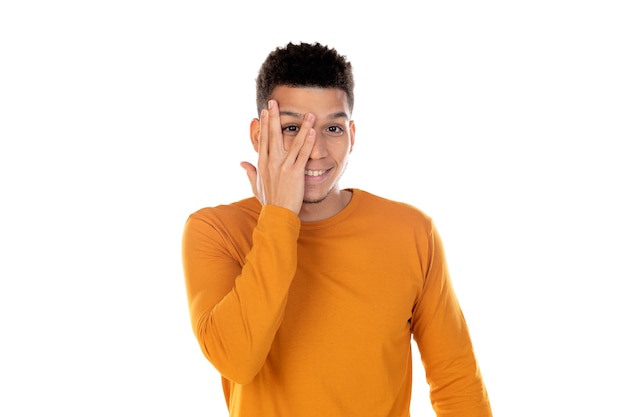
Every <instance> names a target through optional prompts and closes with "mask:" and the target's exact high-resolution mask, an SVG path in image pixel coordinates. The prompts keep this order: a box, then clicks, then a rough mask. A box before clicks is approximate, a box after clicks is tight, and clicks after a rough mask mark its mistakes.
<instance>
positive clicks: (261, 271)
mask: <svg viewBox="0 0 626 417" xmlns="http://www.w3.org/2000/svg"><path fill="white" fill-rule="evenodd" d="M235 226H236V225H235ZM299 229H300V220H299V218H298V217H297V216H296V215H295V214H294V213H292V212H290V211H289V210H286V209H283V208H280V207H276V206H270V205H266V206H263V208H262V210H261V213H260V215H259V219H258V223H257V225H256V227H255V228H254V230H253V232H252V247H251V249H250V251H249V253H248V254H247V255H246V256H245V261H244V264H243V267H242V266H241V262H240V261H238V260H237V259H235V257H233V256H232V254H231V253H230V252H229V250H228V248H227V244H226V242H225V237H224V231H223V230H221V229H220V228H218V227H215V225H214V224H211V222H210V221H208V220H207V219H204V218H201V217H199V216H194V215H192V216H190V217H189V219H188V220H187V222H186V224H185V227H184V232H183V242H182V258H183V270H184V276H185V284H186V288H187V297H188V302H189V311H190V316H191V324H192V328H193V331H194V334H195V336H196V338H197V340H198V342H199V345H200V348H201V349H202V352H203V353H204V355H205V356H206V358H207V359H208V360H209V361H210V362H211V363H212V364H213V365H214V366H215V368H216V369H217V370H218V371H219V372H220V373H221V374H222V376H223V377H225V378H227V379H229V380H230V381H233V382H237V383H240V384H246V383H248V382H250V381H251V380H252V379H253V378H254V377H255V376H256V374H257V373H258V372H259V370H260V369H261V367H262V366H263V363H264V362H265V359H266V357H267V355H268V352H269V350H270V347H271V345H272V342H273V340H274V337H275V334H276V331H277V330H278V328H279V326H280V324H281V322H282V318H283V313H284V309H285V305H286V300H287V295H288V292H289V287H290V285H291V282H292V280H293V277H294V275H295V272H296V268H297V240H298V234H299ZM231 244H232V243H231ZM235 244H236V243H235Z"/></svg>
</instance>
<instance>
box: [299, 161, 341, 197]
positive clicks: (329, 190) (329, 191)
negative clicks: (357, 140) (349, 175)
mask: <svg viewBox="0 0 626 417" xmlns="http://www.w3.org/2000/svg"><path fill="white" fill-rule="evenodd" d="M346 168H348V161H346V162H345V164H344V165H343V169H342V170H341V172H340V173H339V176H337V178H336V179H335V182H334V183H333V185H332V186H331V187H330V188H329V189H328V191H327V192H326V194H325V195H323V196H322V197H320V198H316V199H307V198H306V197H305V198H304V199H303V200H302V203H303V204H319V203H321V202H322V201H324V200H326V198H327V197H328V196H329V195H330V194H331V193H332V192H333V191H334V190H335V189H337V187H339V180H340V179H341V177H342V176H343V173H344V172H346Z"/></svg>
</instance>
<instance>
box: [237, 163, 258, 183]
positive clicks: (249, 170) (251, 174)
mask: <svg viewBox="0 0 626 417" xmlns="http://www.w3.org/2000/svg"><path fill="white" fill-rule="evenodd" d="M239 165H241V167H242V168H243V169H245V170H246V175H248V180H250V184H251V185H252V186H253V187H254V186H256V168H255V166H254V165H252V164H251V163H250V162H245V161H244V162H241V163H240V164H239Z"/></svg>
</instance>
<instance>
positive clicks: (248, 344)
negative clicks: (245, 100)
mask: <svg viewBox="0 0 626 417" xmlns="http://www.w3.org/2000/svg"><path fill="white" fill-rule="evenodd" d="M256 83H257V107H258V113H259V114H258V118H255V119H254V120H252V122H251V124H250V138H251V141H252V145H253V146H254V149H255V150H256V151H257V152H258V155H259V158H258V164H257V166H256V167H255V166H254V165H253V164H251V163H249V162H243V163H242V166H243V168H244V169H245V171H246V173H247V176H248V178H249V180H250V184H251V186H252V190H253V192H254V196H255V197H251V198H248V199H245V200H242V201H239V202H235V203H232V204H228V205H222V206H217V207H212V208H204V209H201V210H199V211H197V212H195V213H193V214H191V215H190V217H189V219H188V220H187V223H186V225H185V229H184V233H183V265H184V273H185V280H186V286H187V294H188V301H189V309H190V315H191V322H192V326H193V331H194V333H195V336H196V338H197V339H198V342H199V344H200V348H201V349H202V352H203V353H204V355H205V356H206V357H207V359H208V360H209V361H210V362H211V363H212V364H213V365H214V366H215V368H216V369H217V370H218V371H219V372H220V373H221V375H222V380H223V387H224V395H225V398H226V401H227V404H228V409H229V413H230V415H231V416H233V417H253V416H254V417H257V416H259V417H308V416H311V417H313V416H314V417H350V416H355V417H368V416H372V417H373V416H376V417H405V416H409V407H410V400H411V369H412V365H411V337H413V338H414V339H415V341H416V343H417V346H418V347H419V350H420V354H421V358H422V362H423V364H424V367H425V372H426V378H427V380H428V383H429V384H430V388H431V400H432V404H433V408H434V410H435V412H436V413H437V415H438V416H459V417H461V416H462V417H472V416H481V417H484V416H491V410H490V405H489V400H488V396H487V393H486V390H485V387H484V384H483V381H482V377H481V373H480V371H479V368H478V365H477V362H476V359H475V356H474V353H473V349H472V344H471V341H470V337H469V333H468V329H467V325H466V322H465V320H464V318H463V314H462V312H461V309H460V307H459V304H458V302H457V299H456V297H455V294H454V291H453V288H452V285H451V282H450V278H449V276H448V270H447V267H446V261H445V257H444V252H443V248H442V244H441V241H440V238H439V235H438V234H437V231H436V229H435V227H434V226H433V223H432V221H431V219H430V218H429V217H428V216H426V215H425V214H424V213H422V212H421V211H420V210H418V209H416V208H414V207H412V206H410V205H408V204H404V203H399V202H394V201H389V200H387V199H384V198H381V197H378V196H374V195H372V194H370V193H367V192H365V191H363V190H359V189H341V188H340V187H339V179H340V178H341V175H342V173H343V172H344V170H345V168H346V165H347V162H348V157H349V155H350V153H351V151H352V147H353V145H354V140H355V124H354V122H353V121H352V119H351V114H352V109H353V105H354V95H353V88H354V82H353V76H352V66H351V64H350V63H349V62H348V61H347V60H346V58H345V57H344V56H341V55H339V54H338V53H337V51H336V50H335V49H331V48H329V47H326V46H322V45H320V44H317V43H316V44H306V43H301V44H292V43H289V44H287V45H286V46H284V47H282V48H277V49H276V50H274V51H273V52H271V53H270V54H269V56H268V57H267V59H266V60H265V62H264V63H263V65H262V66H261V68H260V71H259V74H258V77H257V80H256ZM373 169H376V167H373Z"/></svg>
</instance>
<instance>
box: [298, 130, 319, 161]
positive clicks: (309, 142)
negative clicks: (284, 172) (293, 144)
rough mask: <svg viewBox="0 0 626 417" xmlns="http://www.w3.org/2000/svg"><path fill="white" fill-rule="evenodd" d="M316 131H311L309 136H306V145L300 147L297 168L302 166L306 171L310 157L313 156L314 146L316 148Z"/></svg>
mask: <svg viewBox="0 0 626 417" xmlns="http://www.w3.org/2000/svg"><path fill="white" fill-rule="evenodd" d="M315 140H316V137H315V129H313V128H311V129H309V132H308V135H307V136H306V138H305V140H304V143H303V144H302V146H301V147H300V151H299V152H298V156H297V157H296V160H295V163H294V164H295V165H296V166H301V167H302V169H304V166H305V165H306V163H307V161H308V160H309V157H310V156H311V152H313V146H315Z"/></svg>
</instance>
